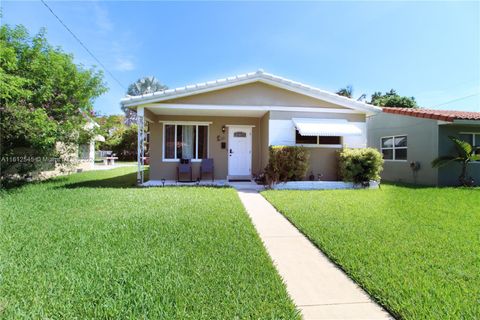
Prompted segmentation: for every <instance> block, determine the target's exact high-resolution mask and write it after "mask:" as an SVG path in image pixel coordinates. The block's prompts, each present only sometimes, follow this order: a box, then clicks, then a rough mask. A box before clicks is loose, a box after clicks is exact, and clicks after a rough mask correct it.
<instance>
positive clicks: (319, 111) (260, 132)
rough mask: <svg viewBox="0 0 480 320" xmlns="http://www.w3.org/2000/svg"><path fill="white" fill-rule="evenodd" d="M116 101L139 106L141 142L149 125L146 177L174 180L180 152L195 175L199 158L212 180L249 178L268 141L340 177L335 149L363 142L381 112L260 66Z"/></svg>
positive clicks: (329, 176) (313, 168)
mask: <svg viewBox="0 0 480 320" xmlns="http://www.w3.org/2000/svg"><path fill="white" fill-rule="evenodd" d="M121 103H122V104H123V105H125V106H128V107H130V108H135V109H136V110H137V114H138V115H139V124H140V125H139V139H140V141H143V138H144V137H143V130H141V127H142V126H143V124H144V121H148V123H149V125H148V128H149V135H150V139H149V156H150V180H161V179H166V180H174V179H176V168H177V166H178V163H179V161H180V159H181V158H186V159H191V162H192V164H193V176H194V179H196V178H197V177H198V176H199V166H200V162H201V160H202V159H204V158H211V159H213V161H214V166H215V178H216V179H250V178H251V177H252V176H253V175H255V174H258V173H260V172H261V171H262V170H263V169H264V167H265V166H266V164H267V162H268V147H269V146H272V145H302V146H306V147H308V148H310V149H311V156H310V168H309V171H308V172H309V174H310V172H313V174H314V175H315V176H317V175H318V174H321V175H322V179H323V180H337V160H336V151H337V150H338V149H340V148H342V147H343V146H347V147H352V148H358V147H366V145H367V132H366V130H367V128H366V118H367V117H368V116H370V115H373V114H375V113H377V112H380V111H381V109H380V108H377V107H374V106H371V105H368V104H365V103H363V102H359V101H356V100H353V99H349V98H345V97H342V96H339V95H337V94H334V93H330V92H327V91H323V90H320V89H317V88H314V87H311V86H308V85H306V84H302V83H299V82H295V81H292V80H288V79H285V78H282V77H278V76H275V75H272V74H269V73H265V72H263V71H262V70H259V71H257V72H253V73H247V74H243V75H238V76H234V77H229V78H225V79H219V80H215V81H210V82H205V83H198V84H194V85H187V86H185V87H181V88H177V89H169V90H165V91H159V92H155V93H151V94H145V95H142V96H127V97H126V98H124V99H122V101H121ZM139 145H140V148H139V151H138V153H139V158H142V156H143V152H144V150H143V148H142V146H143V144H139ZM141 166H142V164H141V163H140V162H139V169H140V170H139V171H140V173H139V180H140V181H139V182H143V175H142V174H141V171H142V167H141Z"/></svg>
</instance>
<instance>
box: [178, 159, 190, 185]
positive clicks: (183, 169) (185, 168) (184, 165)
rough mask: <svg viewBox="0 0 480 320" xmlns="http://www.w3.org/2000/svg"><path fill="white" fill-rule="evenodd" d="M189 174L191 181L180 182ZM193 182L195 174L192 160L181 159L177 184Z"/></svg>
mask: <svg viewBox="0 0 480 320" xmlns="http://www.w3.org/2000/svg"><path fill="white" fill-rule="evenodd" d="M186 174H188V175H189V176H190V180H180V177H181V176H182V175H186ZM192 181H193V172H192V163H191V162H190V159H181V160H180V163H179V164H178V166H177V182H192Z"/></svg>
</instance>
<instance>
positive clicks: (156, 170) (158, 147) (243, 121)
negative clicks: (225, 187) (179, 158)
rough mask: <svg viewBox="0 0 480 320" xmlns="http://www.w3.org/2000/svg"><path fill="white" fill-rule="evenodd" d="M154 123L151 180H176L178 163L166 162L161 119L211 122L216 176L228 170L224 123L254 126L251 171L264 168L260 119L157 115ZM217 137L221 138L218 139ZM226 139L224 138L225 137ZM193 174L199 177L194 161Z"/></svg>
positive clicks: (210, 139)
mask: <svg viewBox="0 0 480 320" xmlns="http://www.w3.org/2000/svg"><path fill="white" fill-rule="evenodd" d="M156 120H157V121H155V122H154V123H151V125H150V179H151V180H159V179H162V178H165V179H167V180H174V179H176V168H177V164H178V163H177V162H163V161H162V149H163V146H162V144H163V123H159V121H200V122H201V121H204V122H205V121H210V122H212V124H210V125H209V129H208V130H209V137H208V143H209V145H208V148H209V157H210V158H213V159H214V165H215V178H216V179H225V178H226V177H227V169H228V154H227V148H228V141H227V140H228V131H226V132H225V133H222V126H223V125H235V124H238V125H254V126H255V127H254V128H253V130H252V173H258V172H259V171H260V170H261V169H262V167H261V156H260V155H261V148H260V140H261V139H260V125H261V124H260V118H240V117H212V116H205V117H199V116H157V117H156ZM227 130H228V129H227ZM217 137H218V138H219V139H221V141H218V140H217ZM222 139H223V140H222ZM221 142H226V143H227V148H225V149H222V148H221ZM192 167H193V177H194V179H196V178H197V177H199V167H200V163H193V164H192ZM207 179H208V178H207Z"/></svg>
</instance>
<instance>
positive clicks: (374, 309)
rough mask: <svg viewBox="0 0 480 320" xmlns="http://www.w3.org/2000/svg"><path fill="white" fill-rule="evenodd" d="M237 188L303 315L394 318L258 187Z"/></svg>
mask: <svg viewBox="0 0 480 320" xmlns="http://www.w3.org/2000/svg"><path fill="white" fill-rule="evenodd" d="M237 192H238V194H239V196H240V200H241V201H242V203H243V205H244V206H245V208H246V209H247V212H248V214H249V215H250V217H251V219H252V221H253V224H254V225H255V228H256V229H257V232H258V234H259V235H260V238H261V239H262V241H263V243H264V245H265V248H266V249H267V251H268V253H269V255H270V256H271V258H272V260H273V262H274V264H275V267H276V268H277V270H278V272H279V274H280V276H281V277H282V278H283V280H284V282H285V284H286V286H287V291H288V293H289V294H290V296H291V298H292V300H293V302H294V303H295V304H296V305H297V307H298V308H299V309H300V311H301V313H302V316H303V318H304V319H391V316H390V315H389V314H388V313H387V312H385V311H384V310H383V309H382V308H381V307H380V306H379V305H377V304H376V303H375V302H373V301H372V300H371V298H370V297H369V296H368V295H367V294H366V293H365V292H364V291H363V290H362V289H361V288H359V287H358V286H357V285H356V284H355V283H354V282H353V281H352V280H351V279H350V278H349V277H347V275H345V273H344V272H343V271H342V270H340V269H339V268H338V267H337V266H335V265H334V264H333V263H332V262H330V260H328V258H327V257H326V256H325V255H324V254H323V253H321V252H320V251H319V250H318V249H317V248H316V247H315V246H314V245H313V244H312V243H311V242H310V241H309V240H308V239H307V238H305V236H303V235H302V234H301V233H300V232H299V231H298V230H297V229H296V228H295V227H294V226H293V225H292V224H291V223H290V222H289V221H288V220H287V219H286V218H285V217H283V216H282V215H281V214H280V213H279V212H277V211H276V210H275V208H274V207H273V206H272V205H271V204H270V203H269V202H268V201H267V200H265V198H263V197H262V196H261V195H260V194H259V193H258V192H257V191H254V190H238V191H237Z"/></svg>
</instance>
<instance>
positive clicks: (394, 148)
mask: <svg viewBox="0 0 480 320" xmlns="http://www.w3.org/2000/svg"><path fill="white" fill-rule="evenodd" d="M407 143H408V141H407V136H391V137H383V138H382V141H381V144H382V145H381V149H382V154H383V159H385V160H401V161H406V160H407Z"/></svg>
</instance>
